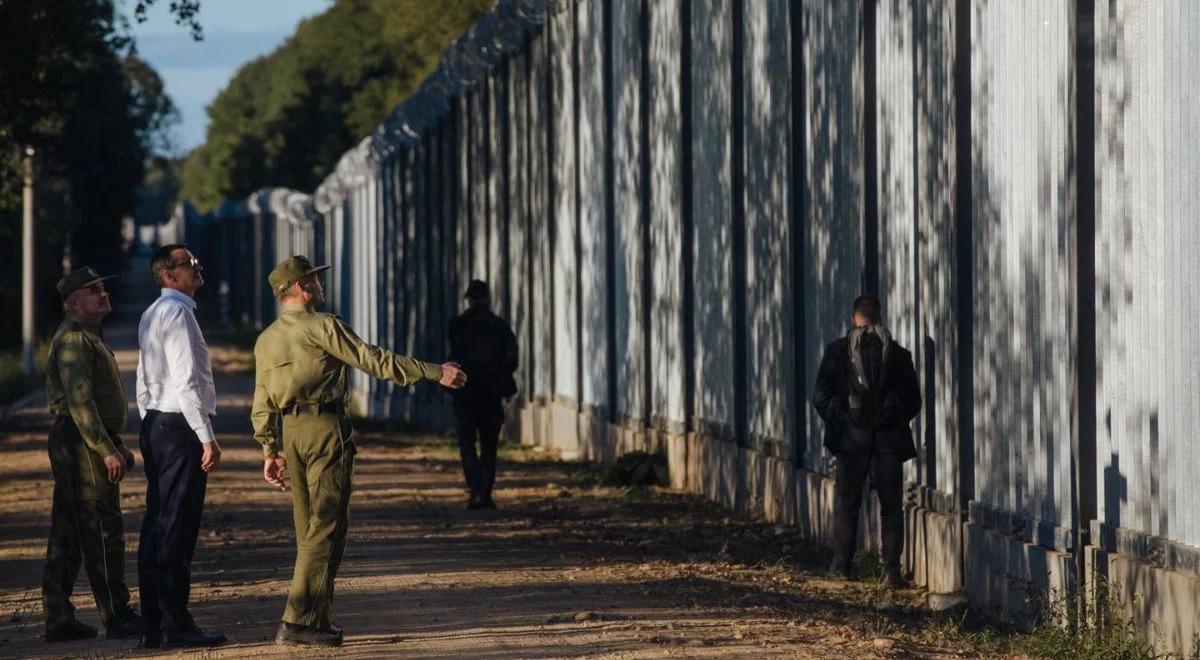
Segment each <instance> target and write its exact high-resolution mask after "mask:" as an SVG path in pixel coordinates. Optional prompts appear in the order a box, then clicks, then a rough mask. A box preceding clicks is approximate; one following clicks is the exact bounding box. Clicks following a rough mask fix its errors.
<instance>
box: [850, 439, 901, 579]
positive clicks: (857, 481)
mask: <svg viewBox="0 0 1200 660" xmlns="http://www.w3.org/2000/svg"><path fill="white" fill-rule="evenodd" d="M902 465H903V461H901V460H900V457H899V456H896V455H895V454H838V456H837V471H836V472H837V486H836V496H835V498H836V499H835V503H834V506H835V508H836V517H837V522H836V525H835V527H834V548H833V550H834V569H835V570H840V571H843V572H846V571H848V570H849V568H850V562H851V561H852V560H853V558H854V550H855V544H856V542H857V540H858V513H859V509H860V507H861V506H862V499H863V497H862V495H863V485H864V482H865V481H866V479H867V476H868V474H869V475H870V477H871V482H872V484H873V485H874V487H875V492H876V494H878V496H879V517H880V527H881V529H882V533H883V534H882V535H883V539H882V540H883V553H882V554H883V565H884V567H885V568H886V569H887V570H889V571H899V570H900V548H901V544H902V543H903V540H904V510H903V508H902V507H901V504H900V496H901V490H902V482H903V480H904V473H903V471H902V470H901V466H902Z"/></svg>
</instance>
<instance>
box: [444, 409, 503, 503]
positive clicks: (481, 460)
mask: <svg viewBox="0 0 1200 660" xmlns="http://www.w3.org/2000/svg"><path fill="white" fill-rule="evenodd" d="M454 416H455V417H456V418H457V419H458V452H459V455H460V456H461V457H462V467H463V476H464V477H466V479H467V487H468V488H470V489H471V493H472V494H474V495H481V496H484V497H488V496H491V494H492V487H493V486H494V485H495V484H496V448H497V446H498V445H499V444H500V427H501V426H503V425H504V408H503V407H502V406H501V405H500V399H499V397H471V398H466V397H461V398H458V399H456V400H455V401H454ZM476 441H478V442H479V453H478V454H476V453H475V443H476Z"/></svg>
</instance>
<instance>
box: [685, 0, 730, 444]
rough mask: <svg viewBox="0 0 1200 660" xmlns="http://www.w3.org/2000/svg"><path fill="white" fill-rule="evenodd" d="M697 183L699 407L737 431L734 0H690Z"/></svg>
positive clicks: (721, 429) (707, 422)
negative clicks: (733, 190) (734, 360)
mask: <svg viewBox="0 0 1200 660" xmlns="http://www.w3.org/2000/svg"><path fill="white" fill-rule="evenodd" d="M691 35H692V117H691V122H692V171H691V172H690V173H689V175H690V176H691V177H692V179H693V180H694V181H697V182H700V185H696V186H694V187H693V188H692V194H693V198H692V222H693V224H694V227H695V229H694V233H693V237H694V238H693V241H692V245H693V249H692V253H693V256H692V263H694V264H695V265H696V268H695V284H694V286H695V290H694V296H693V300H692V304H693V307H694V310H695V327H694V328H693V329H690V330H691V331H692V332H694V334H695V337H694V341H695V346H696V348H695V364H694V365H693V369H694V370H695V374H696V377H695V379H694V380H695V387H696V392H695V412H694V415H695V417H696V422H697V424H698V425H699V426H701V427H708V428H707V430H708V431H709V433H710V434H714V435H721V436H729V437H730V438H732V436H733V434H734V417H733V416H734V397H735V396H736V393H735V392H734V377H733V352H734V348H733V322H734V319H733V261H732V259H733V234H732V231H733V228H732V224H731V217H732V213H733V211H732V208H733V193H732V174H731V170H732V153H731V152H732V144H731V140H732V138H731V136H732V130H731V124H732V121H733V119H732V117H731V116H730V108H731V106H732V104H733V99H732V93H733V92H732V83H731V80H730V76H731V72H732V67H733V65H732V61H731V58H732V48H733V14H732V8H731V6H730V0H700V1H697V2H695V3H693V5H692V26H691Z"/></svg>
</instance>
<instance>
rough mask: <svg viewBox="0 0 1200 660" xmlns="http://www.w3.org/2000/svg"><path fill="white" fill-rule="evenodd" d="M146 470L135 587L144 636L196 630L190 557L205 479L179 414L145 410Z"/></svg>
mask: <svg viewBox="0 0 1200 660" xmlns="http://www.w3.org/2000/svg"><path fill="white" fill-rule="evenodd" d="M139 443H140V444H141V449H142V461H143V462H144V463H145V469H146V481H147V484H146V518H145V520H143V522H142V538H141V545H140V546H139V547H138V584H139V587H140V594H141V601H142V621H143V623H144V624H145V630H146V632H147V633H151V634H153V633H156V632H158V631H159V630H161V629H162V628H163V623H164V618H163V617H164V615H165V616H166V624H167V625H168V626H176V627H189V626H193V625H195V622H194V621H193V620H192V615H191V613H190V612H189V611H188V599H189V598H190V596H191V591H192V568H191V565H192V555H193V553H194V552H195V551H196V537H197V536H198V535H199V533H200V517H201V514H203V512H204V492H205V489H206V487H207V485H208V474H207V473H206V472H204V470H202V469H200V458H201V456H202V454H203V448H202V446H201V444H200V439H199V438H197V437H196V432H195V431H193V430H192V429H191V427H190V426H188V423H187V419H185V418H184V416H183V414H182V413H165V412H159V411H157V410H150V411H148V412H147V413H146V418H145V419H143V420H142V434H141V437H140V438H139Z"/></svg>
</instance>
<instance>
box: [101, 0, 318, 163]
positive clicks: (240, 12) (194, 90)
mask: <svg viewBox="0 0 1200 660" xmlns="http://www.w3.org/2000/svg"><path fill="white" fill-rule="evenodd" d="M134 4H135V3H134V0H121V1H120V2H119V3H118V6H119V7H120V10H121V11H123V12H124V13H125V15H126V16H128V17H129V22H130V28H131V29H132V32H133V36H134V38H135V39H136V40H137V50H138V55H139V56H141V58H142V59H144V60H146V61H147V62H149V63H150V66H152V67H154V69H155V70H156V71H158V75H159V76H160V77H162V79H163V82H164V83H166V87H167V94H169V95H170V96H171V99H172V100H174V101H175V105H176V106H177V107H178V108H179V114H180V119H181V121H180V123H179V125H178V126H177V127H176V128H175V130H174V136H173V137H174V139H175V143H176V145H177V148H178V152H179V154H178V155H183V154H185V153H187V152H188V151H190V150H192V149H193V148H195V147H197V146H199V145H200V144H201V143H203V142H204V130H205V128H206V127H207V126H208V115H207V114H205V112H204V108H205V106H207V105H208V104H209V103H210V102H212V100H213V99H214V98H216V96H217V93H218V92H220V91H221V90H222V89H223V88H224V87H225V85H226V84H227V83H228V82H229V81H230V80H231V79H232V78H233V75H234V74H235V73H236V72H237V70H238V67H240V66H241V65H243V64H245V63H246V62H249V61H250V60H252V59H254V58H256V57H259V56H261V55H266V54H267V53H269V52H271V51H272V50H275V48H277V47H278V46H280V45H281V44H283V42H284V41H286V40H287V38H288V37H289V36H291V35H292V33H293V32H294V31H295V30H296V26H297V25H298V24H299V23H300V21H301V20H303V19H305V18H308V17H310V16H313V15H315V14H319V13H321V12H323V11H325V10H326V9H328V8H329V6H330V5H331V4H332V0H201V2H200V24H201V26H202V27H203V28H204V40H203V41H193V40H192V37H191V33H190V32H189V31H188V29H187V28H186V27H184V26H181V25H176V24H175V19H174V17H173V16H172V15H171V13H170V11H169V9H168V7H169V5H170V1H169V0H157V2H156V3H155V4H154V6H153V7H151V8H150V10H149V11H148V12H147V15H146V18H147V20H146V22H145V23H141V24H138V23H137V22H136V21H134V19H133V7H134Z"/></svg>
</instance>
